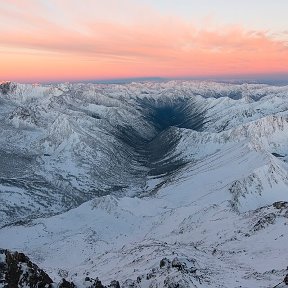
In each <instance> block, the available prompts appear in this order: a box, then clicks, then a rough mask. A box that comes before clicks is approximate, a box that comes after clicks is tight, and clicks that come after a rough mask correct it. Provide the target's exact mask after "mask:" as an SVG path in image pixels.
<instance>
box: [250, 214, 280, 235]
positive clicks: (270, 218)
mask: <svg viewBox="0 0 288 288" xmlns="http://www.w3.org/2000/svg"><path fill="white" fill-rule="evenodd" d="M275 220H276V215H275V214H274V213H269V214H267V215H265V216H264V217H262V218H261V219H259V220H258V222H257V223H256V224H255V225H254V227H253V229H254V231H258V230H261V229H263V228H265V227H266V226H268V225H269V224H274V222H275Z"/></svg>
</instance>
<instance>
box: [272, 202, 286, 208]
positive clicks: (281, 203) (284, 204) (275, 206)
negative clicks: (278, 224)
mask: <svg viewBox="0 0 288 288" xmlns="http://www.w3.org/2000/svg"><path fill="white" fill-rule="evenodd" d="M273 207H274V208H276V209H285V208H288V202H286V201H278V202H275V203H273Z"/></svg>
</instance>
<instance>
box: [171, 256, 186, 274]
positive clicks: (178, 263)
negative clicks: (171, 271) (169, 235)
mask: <svg viewBox="0 0 288 288" xmlns="http://www.w3.org/2000/svg"><path fill="white" fill-rule="evenodd" d="M172 267H173V268H177V269H178V270H179V271H180V270H183V269H184V268H185V263H182V262H181V261H180V260H179V259H178V258H177V257H175V258H174V259H173V260H172Z"/></svg>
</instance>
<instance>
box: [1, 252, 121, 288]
mask: <svg viewBox="0 0 288 288" xmlns="http://www.w3.org/2000/svg"><path fill="white" fill-rule="evenodd" d="M85 282H86V283H87V285H85V287H87V288H90V287H91V288H92V287H95V288H120V285H119V282H118V281H112V282H111V284H110V285H108V287H107V286H103V285H102V283H101V281H100V280H99V279H91V278H89V277H87V278H86V279H85ZM2 287H3V288H17V287H31V288H34V287H35V288H36V287H37V288H54V287H55V288H56V287H57V288H74V287H75V288H76V287H77V286H76V285H75V284H74V283H73V282H69V281H67V280H65V279H62V281H61V282H60V283H54V282H53V280H52V279H51V278H50V277H49V275H48V274H47V273H45V272H44V271H43V270H42V269H40V268H39V267H38V266H37V265H36V264H34V263H32V262H31V261H30V259H29V258H28V257H27V256H26V255H25V254H24V253H19V252H11V251H9V250H4V249H0V288H2Z"/></svg>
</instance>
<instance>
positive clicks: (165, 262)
mask: <svg viewBox="0 0 288 288" xmlns="http://www.w3.org/2000/svg"><path fill="white" fill-rule="evenodd" d="M170 266H171V261H170V260H169V259H168V258H163V259H161V261H160V268H169V267H170Z"/></svg>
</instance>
